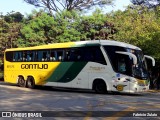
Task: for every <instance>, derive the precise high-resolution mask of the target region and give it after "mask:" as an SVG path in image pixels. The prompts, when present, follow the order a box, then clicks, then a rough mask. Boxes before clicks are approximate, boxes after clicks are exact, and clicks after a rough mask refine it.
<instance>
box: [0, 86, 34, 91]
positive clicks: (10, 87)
mask: <svg viewBox="0 0 160 120" xmlns="http://www.w3.org/2000/svg"><path fill="white" fill-rule="evenodd" d="M1 88H8V89H12V90H13V89H14V90H22V91H32V90H31V89H29V88H25V87H18V86H7V85H0V89H1Z"/></svg>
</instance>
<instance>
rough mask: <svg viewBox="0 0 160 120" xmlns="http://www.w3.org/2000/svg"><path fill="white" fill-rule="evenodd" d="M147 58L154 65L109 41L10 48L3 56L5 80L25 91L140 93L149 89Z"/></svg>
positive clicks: (124, 45)
mask: <svg viewBox="0 0 160 120" xmlns="http://www.w3.org/2000/svg"><path fill="white" fill-rule="evenodd" d="M146 57H147V58H149V59H151V60H152V63H153V66H154V65H155V61H154V59H153V58H152V57H150V56H146V55H143V53H142V50H141V49H140V48H138V47H136V46H133V45H130V44H127V43H123V42H117V41H110V40H94V41H80V42H68V43H54V44H48V45H41V46H35V47H26V48H12V49H7V50H6V51H5V55H4V81H5V82H8V83H14V84H18V85H19V86H21V87H28V88H34V87H35V85H46V86H55V87H65V88H82V89H93V90H95V91H96V92H97V93H104V92H107V91H117V92H128V93H135V92H141V91H145V90H148V89H149V82H148V72H147V67H146V62H145V58H146Z"/></svg>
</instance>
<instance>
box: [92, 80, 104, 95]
mask: <svg viewBox="0 0 160 120" xmlns="http://www.w3.org/2000/svg"><path fill="white" fill-rule="evenodd" d="M94 90H95V92H96V93H100V94H102V93H106V92H107V89H106V84H105V82H103V81H96V82H95V83H94Z"/></svg>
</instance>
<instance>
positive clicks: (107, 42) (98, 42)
mask: <svg viewBox="0 0 160 120" xmlns="http://www.w3.org/2000/svg"><path fill="white" fill-rule="evenodd" d="M96 45H109V46H119V47H125V48H131V49H137V50H141V49H140V48H139V47H137V46H134V45H131V44H128V43H124V42H119V41H114V40H91V41H78V42H66V43H52V44H47V45H39V46H34V47H24V48H10V49H6V51H19V50H35V49H47V48H48V49H51V48H70V47H80V46H96Z"/></svg>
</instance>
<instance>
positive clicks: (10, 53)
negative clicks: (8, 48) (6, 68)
mask: <svg viewBox="0 0 160 120" xmlns="http://www.w3.org/2000/svg"><path fill="white" fill-rule="evenodd" d="M6 60H7V61H10V62H12V61H13V60H14V58H13V52H6Z"/></svg>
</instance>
